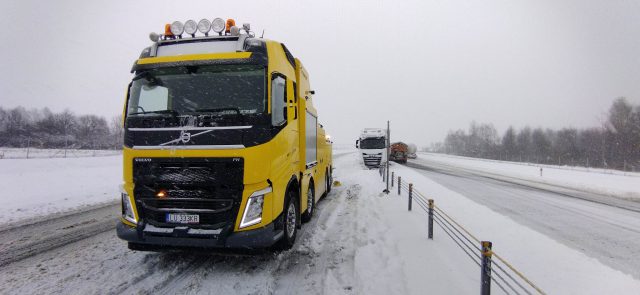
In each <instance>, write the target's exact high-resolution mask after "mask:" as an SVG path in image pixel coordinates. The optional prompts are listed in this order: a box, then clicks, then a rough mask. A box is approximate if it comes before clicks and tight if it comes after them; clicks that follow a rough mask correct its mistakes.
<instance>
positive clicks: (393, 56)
mask: <svg viewBox="0 0 640 295" xmlns="http://www.w3.org/2000/svg"><path fill="white" fill-rule="evenodd" d="M102 2H103V3H100V4H96V3H95V2H94V1H68V0H65V1H33V0H29V1H26V0H21V1H6V0H3V1H2V2H1V4H0V10H1V11H2V18H0V27H1V28H2V29H3V36H2V39H3V40H2V42H0V54H1V55H2V66H0V90H1V92H0V106H2V107H4V108H6V107H14V106H17V105H23V106H25V107H27V108H32V107H37V108H41V107H49V108H50V109H52V110H54V111H60V110H63V109H65V108H68V109H70V110H71V111H73V112H76V113H80V114H90V113H91V114H99V115H102V116H106V117H112V116H114V115H116V114H118V113H119V112H121V110H122V105H123V100H124V94H125V90H126V86H127V84H128V82H129V80H130V79H131V77H132V75H131V74H130V73H129V70H130V68H131V65H132V64H133V62H134V60H135V59H136V58H137V57H138V55H139V53H140V51H141V50H142V49H143V48H144V47H146V46H148V45H150V43H151V41H150V40H149V39H148V34H149V32H151V31H156V32H162V30H163V29H164V24H165V23H168V22H172V21H174V20H180V21H185V20H187V19H194V20H196V21H198V20H200V19H202V18H209V19H213V18H215V17H222V18H228V17H231V18H235V20H236V23H243V22H249V23H251V26H252V29H253V30H254V31H257V32H258V35H260V34H261V33H262V30H263V29H264V31H265V34H264V35H265V38H269V39H273V40H278V41H280V42H283V43H285V44H286V45H287V47H288V48H289V49H290V50H291V51H292V53H293V54H294V55H295V56H296V57H298V58H300V59H301V60H302V62H303V63H304V64H305V66H306V67H307V69H308V71H309V73H310V79H311V85H312V88H313V89H315V90H316V96H315V102H316V105H317V107H318V109H319V112H320V118H319V119H320V121H321V123H323V124H324V125H325V127H326V128H327V130H328V132H329V133H330V134H331V135H332V136H333V138H334V140H335V141H336V142H337V143H352V142H354V141H355V139H356V138H357V136H358V134H359V131H360V129H362V128H364V127H383V126H384V125H385V124H386V121H387V120H391V124H392V132H393V133H392V139H393V140H403V141H406V142H414V143H417V144H419V145H426V144H429V143H431V142H434V141H440V140H442V139H443V138H444V136H445V135H446V132H447V131H448V130H449V129H457V128H465V129H466V128H467V127H468V125H469V122H471V121H472V120H476V121H478V122H491V123H494V125H495V126H496V128H497V129H498V131H499V132H500V133H502V132H504V130H505V129H506V128H507V127H508V126H509V125H514V126H515V127H523V126H525V125H530V126H533V127H537V126H541V127H550V128H560V127H569V126H571V127H578V128H580V127H588V126H599V125H600V122H601V121H602V120H603V119H604V118H605V112H606V111H607V109H608V107H609V106H610V104H611V102H612V100H613V99H614V98H616V97H619V96H625V97H627V98H628V99H629V100H630V101H631V102H633V103H635V104H639V103H640V17H639V16H640V1H635V0H633V1H615V0H602V1H588V0H576V1H559V0H548V1H544V0H535V1H534V0H531V1H514V0H503V1H498V0H484V1H450V0H447V1H445V0H440V1H425V0H419V1H158V0H155V1H102Z"/></svg>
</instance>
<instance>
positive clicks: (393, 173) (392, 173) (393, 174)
mask: <svg viewBox="0 0 640 295" xmlns="http://www.w3.org/2000/svg"><path fill="white" fill-rule="evenodd" d="M395 174H396V173H395V172H393V171H392V172H391V187H393V178H394V177H395Z"/></svg>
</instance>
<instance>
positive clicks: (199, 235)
mask: <svg viewBox="0 0 640 295" xmlns="http://www.w3.org/2000/svg"><path fill="white" fill-rule="evenodd" d="M116 231H117V234H118V237H119V238H120V239H122V240H125V241H127V242H130V243H134V244H138V245H143V246H156V247H157V248H160V249H161V248H162V247H168V248H173V247H188V248H191V247H196V248H233V249H261V248H268V247H270V246H272V245H273V244H275V243H276V242H277V241H278V240H279V239H280V238H282V236H283V234H284V232H283V231H282V229H280V230H276V229H275V227H274V223H270V224H269V225H267V226H265V227H262V228H259V229H254V230H249V231H242V232H232V233H227V234H225V233H224V231H221V230H218V231H216V230H200V229H191V228H189V227H187V226H176V227H174V228H158V227H154V226H152V225H138V226H137V227H130V226H128V225H126V224H124V223H122V222H119V223H118V225H117V226H116Z"/></svg>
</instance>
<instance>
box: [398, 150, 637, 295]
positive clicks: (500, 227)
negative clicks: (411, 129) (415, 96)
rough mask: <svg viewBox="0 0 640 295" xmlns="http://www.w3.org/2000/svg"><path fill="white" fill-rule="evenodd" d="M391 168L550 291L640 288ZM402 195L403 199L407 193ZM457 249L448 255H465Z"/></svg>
mask: <svg viewBox="0 0 640 295" xmlns="http://www.w3.org/2000/svg"><path fill="white" fill-rule="evenodd" d="M423 156H424V155H423ZM391 170H392V171H394V172H395V173H396V175H399V176H401V177H402V179H403V182H404V181H407V182H412V183H413V184H414V188H415V189H417V190H418V191H419V192H421V193H422V194H423V195H426V196H429V197H430V198H433V199H434V200H435V203H436V205H437V206H439V207H440V208H442V209H443V210H444V211H445V212H446V213H448V214H449V215H451V216H452V217H453V218H454V219H456V220H457V221H458V222H460V223H461V224H462V225H463V226H465V227H467V228H468V229H469V230H470V232H471V233H473V234H475V235H476V236H477V237H478V238H479V239H481V240H488V241H492V242H493V250H494V251H495V252H496V253H498V254H499V255H501V256H502V257H503V258H505V259H507V261H509V262H511V263H512V264H513V265H514V266H515V267H516V268H518V269H519V270H520V271H522V272H524V274H525V275H527V276H528V277H529V278H530V279H532V280H533V282H535V283H537V284H538V286H540V287H541V288H542V289H543V290H544V291H546V292H548V293H549V294H637V291H638V290H640V281H638V280H635V279H634V278H633V277H632V276H630V275H628V274H624V273H622V272H620V271H617V270H614V269H612V268H610V267H608V266H605V265H603V264H601V263H600V262H598V261H597V260H596V259H594V258H590V257H588V256H586V255H585V254H583V253H581V252H579V251H577V250H573V249H571V248H569V247H567V246H564V245H562V244H560V243H558V242H556V241H554V240H552V239H551V238H548V237H547V236H545V235H542V234H540V233H538V232H536V231H534V230H531V229H529V228H527V227H525V226H522V225H520V224H518V223H516V222H515V221H513V220H511V219H510V218H507V217H505V216H503V215H500V214H498V213H496V212H494V211H492V210H490V209H489V208H487V207H485V206H482V205H479V204H477V203H475V202H473V201H471V200H469V199H467V198H466V197H464V196H463V195H460V194H458V193H456V192H453V191H451V190H449V189H447V188H445V187H444V186H442V185H440V184H438V183H436V182H434V181H432V180H431V179H429V178H426V177H424V176H423V175H422V174H421V173H419V172H418V171H415V170H413V169H411V168H408V167H405V166H402V165H398V164H393V166H392V169H391ZM598 177H603V175H601V174H600V175H598ZM403 200H404V202H406V197H404V198H403ZM414 207H417V206H414ZM434 235H435V237H434V239H435V240H437V241H439V240H442V239H449V237H448V236H446V233H444V232H443V231H442V230H440V228H438V227H437V226H436V230H435V234H434ZM454 247H456V246H454ZM456 250H457V253H453V254H451V255H457V256H464V255H465V254H464V253H463V252H462V250H460V249H456ZM477 272H478V273H479V271H477ZM474 274H475V273H474ZM495 289H497V288H495V286H494V290H495Z"/></svg>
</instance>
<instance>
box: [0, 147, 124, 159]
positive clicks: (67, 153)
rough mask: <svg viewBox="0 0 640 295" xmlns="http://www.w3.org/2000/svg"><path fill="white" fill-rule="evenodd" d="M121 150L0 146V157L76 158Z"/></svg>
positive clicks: (115, 152) (114, 153)
mask: <svg viewBox="0 0 640 295" xmlns="http://www.w3.org/2000/svg"><path fill="white" fill-rule="evenodd" d="M121 153H122V151H121V150H77V149H36V148H6V147H0V159H26V158H29V159H32V158H78V157H102V156H113V155H119V154H121Z"/></svg>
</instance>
